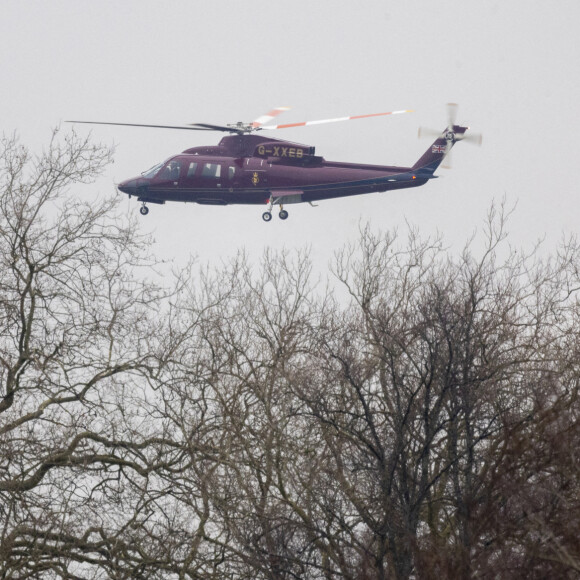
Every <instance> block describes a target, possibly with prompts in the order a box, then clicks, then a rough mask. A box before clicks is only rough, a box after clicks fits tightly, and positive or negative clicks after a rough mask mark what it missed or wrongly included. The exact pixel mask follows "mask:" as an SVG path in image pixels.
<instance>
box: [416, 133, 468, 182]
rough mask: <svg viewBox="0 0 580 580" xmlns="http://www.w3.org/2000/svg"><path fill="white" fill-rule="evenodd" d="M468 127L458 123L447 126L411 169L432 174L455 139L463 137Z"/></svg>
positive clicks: (459, 139)
mask: <svg viewBox="0 0 580 580" xmlns="http://www.w3.org/2000/svg"><path fill="white" fill-rule="evenodd" d="M468 128H469V127H461V126H460V125H452V126H450V127H447V128H446V129H445V130H444V131H443V132H442V133H441V134H440V135H439V137H437V139H435V141H434V142H433V144H432V145H431V146H430V147H429V149H427V151H425V153H424V154H423V156H422V157H421V158H420V159H419V161H417V163H415V165H413V171H415V172H417V173H423V174H428V175H433V173H435V170H436V169H437V168H438V167H439V165H441V162H442V161H443V159H445V157H446V155H447V154H448V153H449V152H450V151H451V148H452V147H453V145H455V143H457V141H461V140H462V139H463V135H464V133H465V131H467V129H468Z"/></svg>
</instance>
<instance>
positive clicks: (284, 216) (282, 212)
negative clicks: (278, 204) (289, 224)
mask: <svg viewBox="0 0 580 580" xmlns="http://www.w3.org/2000/svg"><path fill="white" fill-rule="evenodd" d="M279 216H280V219H281V220H285V219H287V218H288V212H287V211H286V210H285V209H282V210H280V213H279Z"/></svg>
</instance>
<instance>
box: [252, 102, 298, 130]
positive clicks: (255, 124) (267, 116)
mask: <svg viewBox="0 0 580 580" xmlns="http://www.w3.org/2000/svg"><path fill="white" fill-rule="evenodd" d="M289 110H290V107H276V108H275V109H272V110H271V111H269V112H268V113H266V114H265V115H262V116H261V117H258V118H257V119H256V120H255V121H254V122H253V123H252V127H253V128H254V129H256V128H258V127H261V126H262V125H263V124H264V123H267V122H268V121H271V120H272V119H274V118H276V117H277V116H278V115H279V114H280V113H283V112H284V111H289Z"/></svg>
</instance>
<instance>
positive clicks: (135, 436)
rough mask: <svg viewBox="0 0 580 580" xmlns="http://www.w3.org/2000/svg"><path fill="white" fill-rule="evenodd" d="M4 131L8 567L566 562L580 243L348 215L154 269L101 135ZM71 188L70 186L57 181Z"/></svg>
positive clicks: (49, 570)
mask: <svg viewBox="0 0 580 580" xmlns="http://www.w3.org/2000/svg"><path fill="white" fill-rule="evenodd" d="M1 147H2V148H1V150H0V161H1V163H2V165H1V167H0V189H1V196H0V260H1V262H2V263H1V267H0V328H1V333H0V383H1V385H2V387H1V388H2V398H1V400H0V576H1V577H3V578H27V577H30V578H37V577H46V578H58V577H62V578H116V579H122V578H123V579H124V578H160V579H161V578H163V579H165V578H190V579H196V578H216V579H218V578H223V579H226V578H248V579H249V578H264V579H279V578H286V579H291V578H313V579H315V578H316V579H318V578H320V579H323V578H324V579H334V578H349V579H355V578H356V579H369V580H370V579H377V578H397V579H406V578H411V577H421V578H435V577H466V578H468V577H493V578H497V577H522V578H523V577H546V576H558V577H567V576H568V577H573V576H574V575H577V573H578V570H579V569H580V547H579V545H578V537H580V529H579V528H578V521H580V517H579V510H580V501H579V498H578V492H577V487H578V486H577V482H578V475H579V474H578V451H577V449H578V443H579V442H580V431H579V429H580V427H579V425H580V422H579V421H578V418H579V413H580V408H579V401H580V397H579V396H578V395H579V386H580V378H579V377H580V374H579V370H580V369H579V367H578V360H579V355H580V335H579V334H578V330H577V329H578V322H579V320H580V307H579V305H580V302H579V301H578V296H579V294H578V292H579V289H580V281H579V272H580V247H579V245H578V243H577V241H576V240H575V239H570V240H567V241H566V242H565V243H564V244H563V245H562V248H561V250H560V251H559V252H558V253H557V254H556V255H553V256H548V257H542V253H541V250H538V249H534V250H532V251H531V252H529V253H528V254H524V253H523V252H521V251H514V250H512V249H511V248H509V246H508V245H507V234H506V230H505V220H506V212H505V211H504V210H503V209H502V208H499V209H496V208H492V210H491V212H490V215H489V216H488V220H487V222H486V226H485V229H484V232H483V236H482V237H483V244H482V247H480V248H479V249H476V245H477V243H479V239H475V240H472V241H471V242H470V243H469V244H468V245H467V246H466V247H465V249H464V251H463V252H462V253H460V254H459V255H455V254H453V253H452V252H449V251H447V250H445V248H444V247H443V243H442V240H441V239H433V240H429V239H426V240H425V239H422V238H421V236H420V235H419V234H418V232H415V231H413V230H410V231H409V234H408V239H407V240H406V242H402V241H400V240H399V238H398V237H397V235H396V234H395V233H373V232H372V231H371V230H370V229H369V228H363V229H362V231H361V234H360V239H359V241H358V243H357V244H354V245H350V246H346V247H345V248H344V249H343V250H341V251H339V252H338V253H337V259H336V263H335V266H334V276H335V282H328V283H326V285H323V284H322V283H321V282H320V281H319V280H317V279H315V278H314V277H313V274H312V269H311V266H310V262H309V259H308V252H307V251H301V252H296V253H293V254H292V255H291V256H288V255H286V254H278V253H275V252H266V253H265V254H264V256H263V257H262V260H261V262H260V264H259V265H252V264H251V261H250V260H249V259H248V257H247V256H245V255H244V254H243V253H240V254H239V255H238V256H236V257H234V258H232V259H231V261H229V262H227V263H224V264H221V265H220V266H219V267H218V268H209V267H206V268H194V267H193V266H190V267H189V268H186V269H184V270H182V271H181V272H179V273H177V274H176V275H175V276H173V277H170V276H165V277H164V278H163V287H161V285H160V284H158V283H156V282H155V280H160V276H158V273H157V271H156V269H155V268H156V264H155V262H154V260H152V258H151V256H150V255H149V242H148V240H147V239H146V238H144V237H142V236H141V235H140V234H139V231H138V228H137V225H136V223H135V222H133V221H131V220H127V219H126V218H121V217H119V214H118V212H117V211H116V207H117V202H116V200H114V199H91V200H90V201H83V199H82V197H83V194H81V193H78V192H77V191H76V188H78V187H80V186H81V185H82V184H84V183H88V182H90V181H92V180H93V179H94V178H95V177H96V176H97V175H98V174H99V173H100V172H101V171H102V170H103V169H104V167H106V165H107V164H108V163H109V162H110V160H111V151H110V150H109V149H108V148H106V147H102V146H94V145H91V143H90V142H89V141H87V140H83V139H79V138H78V137H77V136H75V135H74V133H73V134H71V135H68V136H64V137H61V136H60V135H59V134H58V132H57V133H55V135H54V136H53V139H52V141H51V143H50V145H49V146H48V147H47V149H46V152H45V153H43V154H42V155H40V156H38V157H33V156H32V155H31V154H30V153H29V152H28V151H27V150H26V149H25V148H23V147H22V146H20V145H19V144H18V142H17V140H16V139H15V138H4V139H3V141H2V145H1ZM73 187H74V188H75V191H74V192H70V191H69V190H71V189H72V188H73Z"/></svg>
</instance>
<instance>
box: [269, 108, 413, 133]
mask: <svg viewBox="0 0 580 580" xmlns="http://www.w3.org/2000/svg"><path fill="white" fill-rule="evenodd" d="M412 112H413V110H412V109H406V110H404V111H390V112H388V113H371V114H370V115H354V116H352V117H338V118H336V119H322V120H320V121H303V122H302V123H288V124H286V125H264V126H263V127H261V129H268V130H270V129H289V128H291V127H305V126H306V125H322V124H323V123H337V122H339V121H353V120H355V119H367V118H369V117H382V116H384V115H400V114H401V113H412Z"/></svg>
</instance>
